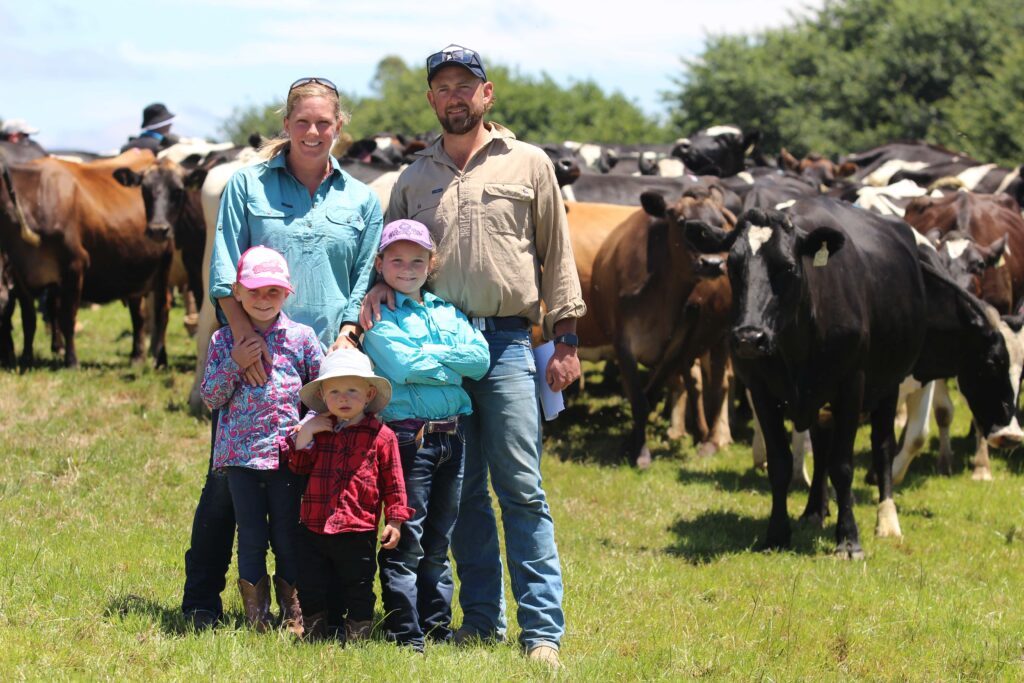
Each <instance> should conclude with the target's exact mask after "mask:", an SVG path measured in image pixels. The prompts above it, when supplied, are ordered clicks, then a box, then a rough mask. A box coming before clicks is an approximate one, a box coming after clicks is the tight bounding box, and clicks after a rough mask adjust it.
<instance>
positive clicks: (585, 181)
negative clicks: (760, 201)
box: [562, 173, 742, 214]
mask: <svg viewBox="0 0 1024 683" xmlns="http://www.w3.org/2000/svg"><path fill="white" fill-rule="evenodd" d="M695 187H701V188H704V189H710V188H712V187H714V188H716V189H717V190H718V191H720V192H721V193H722V196H724V197H725V208H727V209H729V210H730V211H732V212H733V213H734V214H738V213H739V211H740V208H741V206H742V200H741V199H740V197H739V196H738V195H737V194H736V193H735V192H732V191H730V190H729V189H727V188H726V187H724V183H722V182H720V181H719V179H718V178H716V177H714V176H700V177H697V176H691V175H681V176H678V177H675V178H662V177H660V176H619V175H598V174H594V173H584V174H582V175H581V176H580V177H579V178H578V179H577V180H576V181H575V182H574V183H573V184H572V187H571V188H567V187H563V188H562V195H563V196H564V197H565V199H567V200H569V201H575V202H589V203H595V204H619V205H622V206H640V201H639V197H640V195H641V194H643V193H644V192H657V193H658V194H661V195H662V196H664V197H667V198H668V199H669V201H675V200H676V199H678V198H679V197H682V196H683V194H684V193H685V192H686V191H687V190H689V189H691V188H695Z"/></svg>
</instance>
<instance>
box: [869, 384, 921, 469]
mask: <svg viewBox="0 0 1024 683" xmlns="http://www.w3.org/2000/svg"><path fill="white" fill-rule="evenodd" d="M934 395H935V382H934V381H932V382H928V384H925V385H924V386H923V387H921V388H920V389H918V390H917V391H914V392H911V393H910V394H908V395H907V397H906V398H907V400H906V406H907V409H906V413H907V420H906V429H905V430H903V446H902V448H900V452H899V453H897V454H896V457H895V458H893V461H892V483H893V484H902V483H903V478H904V477H906V476H907V470H908V469H909V468H910V463H911V462H912V461H913V460H914V458H915V457H917V454H918V453H920V452H921V449H923V448H924V444H925V441H926V440H927V439H928V420H929V419H930V418H931V412H932V398H933V396H934ZM873 431H874V430H873V429H872V432H873ZM878 483H879V485H880V484H881V482H878Z"/></svg>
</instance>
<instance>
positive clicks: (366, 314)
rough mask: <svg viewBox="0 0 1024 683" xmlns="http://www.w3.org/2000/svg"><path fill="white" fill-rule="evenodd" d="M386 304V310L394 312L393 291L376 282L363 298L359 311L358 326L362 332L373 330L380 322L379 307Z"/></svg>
mask: <svg viewBox="0 0 1024 683" xmlns="http://www.w3.org/2000/svg"><path fill="white" fill-rule="evenodd" d="M385 302H387V305H388V308H390V309H391V310H392V311H393V310H395V290H393V289H391V288H390V287H388V286H387V284H386V283H384V282H378V283H377V284H375V285H374V286H373V287H371V288H370V291H368V292H367V293H366V296H364V297H363V305H362V307H361V308H360V309H359V325H360V327H362V328H363V329H364V330H369V329H371V328H373V324H374V323H375V322H377V321H378V320H380V306H381V304H382V303H385Z"/></svg>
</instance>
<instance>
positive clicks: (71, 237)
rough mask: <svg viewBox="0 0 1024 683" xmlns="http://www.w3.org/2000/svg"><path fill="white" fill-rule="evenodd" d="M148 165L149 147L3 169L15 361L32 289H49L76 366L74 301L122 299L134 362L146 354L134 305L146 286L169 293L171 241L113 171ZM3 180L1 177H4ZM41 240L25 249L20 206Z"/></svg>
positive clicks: (161, 325)
mask: <svg viewBox="0 0 1024 683" xmlns="http://www.w3.org/2000/svg"><path fill="white" fill-rule="evenodd" d="M152 164H153V156H152V154H151V153H149V152H145V151H140V150H132V151H129V152H126V153H125V154H122V155H120V156H118V157H114V158H113V159H107V160H103V161H97V162H92V163H87V164H76V163H71V162H67V161H63V160H60V159H53V158H45V159H39V160H36V161H34V162H32V163H31V164H26V165H24V166H16V167H11V168H10V169H9V171H10V173H9V176H4V178H5V181H6V179H7V178H8V177H9V178H10V183H9V185H8V187H5V188H3V191H2V192H0V244H2V246H3V248H4V250H5V251H6V252H7V254H8V257H9V258H10V261H11V270H12V274H13V276H14V280H15V285H16V290H17V292H18V303H19V305H21V306H22V307H23V319H26V320H29V319H30V320H31V323H30V324H28V325H26V326H25V330H24V333H25V348H24V349H23V350H22V356H21V361H22V363H23V364H30V363H31V362H32V337H33V336H34V334H35V315H34V312H33V313H32V315H30V316H26V315H25V310H31V311H34V305H33V302H32V295H33V294H34V293H37V292H39V291H40V290H41V289H43V288H46V287H54V288H56V292H57V299H58V315H57V322H58V324H59V326H60V330H61V332H62V334H63V336H64V342H65V349H64V364H65V365H66V366H68V367H77V366H78V356H77V354H76V352H75V338H74V330H75V318H76V316H77V313H78V306H79V302H80V301H81V300H86V301H95V302H106V301H112V300H115V299H127V301H128V309H129V311H130V313H131V316H132V330H133V345H132V360H133V361H141V360H142V359H143V357H144V348H143V341H142V329H143V316H142V311H141V304H142V299H143V297H144V296H145V295H146V294H147V293H148V292H150V291H156V292H166V291H167V273H168V268H169V266H170V263H171V257H172V255H173V249H174V242H173V240H171V239H169V237H170V235H169V233H165V234H161V235H152V234H150V232H149V231H148V230H147V226H146V213H145V209H144V205H143V201H142V195H141V193H140V192H139V190H138V189H136V188H128V187H124V186H123V185H121V184H119V183H118V182H117V181H115V180H114V178H113V172H114V170H115V169H118V168H121V167H128V168H131V169H132V170H134V171H142V170H143V169H145V168H146V167H148V166H150V165H152ZM5 184H6V183H5ZM19 208H20V209H21V213H22V215H23V216H24V218H25V221H26V223H27V224H28V225H29V227H30V228H31V229H32V231H33V232H34V233H35V234H36V235H37V236H38V237H39V238H40V244H39V245H38V246H33V245H32V244H31V243H30V242H28V241H26V240H25V239H24V238H23V236H22V231H21V228H20V225H19V221H18V217H17V216H18V209H19ZM168 308H169V302H168V299H167V297H166V296H158V297H157V311H156V324H155V326H154V330H153V338H152V341H151V344H150V351H151V353H152V354H153V356H154V357H155V358H156V362H157V365H158V366H163V365H166V363H167V352H166V349H165V348H164V332H165V330H166V328H167V313H168Z"/></svg>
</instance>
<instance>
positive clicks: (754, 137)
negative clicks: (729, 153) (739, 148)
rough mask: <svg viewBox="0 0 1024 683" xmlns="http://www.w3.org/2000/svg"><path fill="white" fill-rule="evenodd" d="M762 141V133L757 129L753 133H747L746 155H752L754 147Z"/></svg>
mask: <svg viewBox="0 0 1024 683" xmlns="http://www.w3.org/2000/svg"><path fill="white" fill-rule="evenodd" d="M760 141H761V131H759V130H757V129H756V128H755V129H754V130H751V131H747V133H746V135H744V136H743V149H744V150H745V151H744V154H748V155H749V154H750V153H751V152H753V151H754V147H756V146H757V143H759V142H760Z"/></svg>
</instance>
